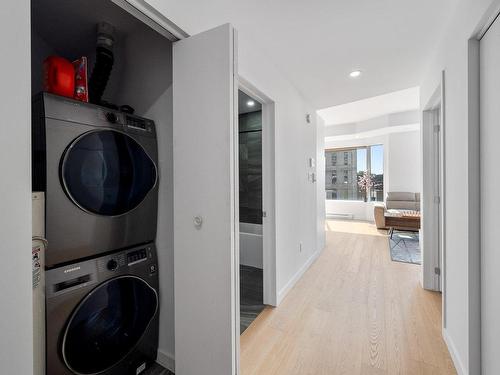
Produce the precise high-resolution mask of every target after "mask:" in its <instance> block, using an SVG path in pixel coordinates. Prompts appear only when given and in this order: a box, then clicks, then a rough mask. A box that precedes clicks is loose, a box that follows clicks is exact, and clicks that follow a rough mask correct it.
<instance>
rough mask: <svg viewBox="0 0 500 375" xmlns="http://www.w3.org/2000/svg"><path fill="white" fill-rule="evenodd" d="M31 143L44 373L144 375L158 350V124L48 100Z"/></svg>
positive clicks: (38, 102) (40, 100) (40, 101)
mask: <svg viewBox="0 0 500 375" xmlns="http://www.w3.org/2000/svg"><path fill="white" fill-rule="evenodd" d="M32 137H33V139H32V145H33V191H43V192H45V197H46V202H45V208H46V217H45V223H46V224H45V235H46V238H47V240H48V244H49V245H48V248H47V250H46V254H45V264H46V273H45V279H46V359H47V374H49V375H50V374H57V375H66V374H68V375H69V374H106V375H118V374H120V375H121V374H129V373H131V374H139V373H141V372H142V371H143V369H145V368H146V367H147V365H148V364H149V363H150V362H152V361H154V359H155V358H156V353H157V348H158V308H159V296H158V266H157V258H156V249H155V244H154V240H155V237H156V225H157V203H158V186H157V182H158V172H157V161H158V158H157V140H156V131H155V124H154V122H153V121H151V120H148V119H144V118H141V117H138V116H133V115H129V114H125V113H122V112H119V111H114V110H110V109H107V108H104V107H100V106H96V105H92V104H87V103H82V102H79V101H74V100H71V99H67V98H62V97H59V96H55V95H51V94H47V93H43V94H40V95H39V96H37V97H36V98H35V100H34V102H33V129H32Z"/></svg>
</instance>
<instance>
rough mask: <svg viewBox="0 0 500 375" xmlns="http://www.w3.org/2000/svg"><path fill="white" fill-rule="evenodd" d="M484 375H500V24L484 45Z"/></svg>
mask: <svg viewBox="0 0 500 375" xmlns="http://www.w3.org/2000/svg"><path fill="white" fill-rule="evenodd" d="M480 54H481V55H480V58H481V65H480V69H481V81H480V86H481V89H480V102H481V108H480V111H481V113H480V116H481V126H480V145H481V146H480V158H481V167H480V169H481V182H480V183H481V289H482V291H481V351H482V374H483V375H496V374H500V355H499V340H500V323H499V321H498V319H499V317H500V298H499V291H500V246H499V243H500V242H499V235H498V233H499V226H500V216H499V215H500V200H499V194H500V173H499V165H500V147H499V142H500V20H498V19H497V20H496V21H495V23H494V24H493V26H492V27H491V28H490V29H489V31H488V32H487V33H486V35H485V36H484V37H483V39H482V40H481V44H480Z"/></svg>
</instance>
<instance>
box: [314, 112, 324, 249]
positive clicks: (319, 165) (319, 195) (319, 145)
mask: <svg viewBox="0 0 500 375" xmlns="http://www.w3.org/2000/svg"><path fill="white" fill-rule="evenodd" d="M317 121H318V131H317V134H316V204H317V208H316V209H317V215H316V216H317V220H318V224H317V227H316V230H317V237H318V238H317V245H316V248H317V249H318V250H319V249H323V248H324V247H325V242H326V232H325V217H326V205H325V198H326V191H325V173H324V170H325V152H324V149H325V124H324V121H323V119H322V118H321V117H319V116H318V118H317Z"/></svg>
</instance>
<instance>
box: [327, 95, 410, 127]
mask: <svg viewBox="0 0 500 375" xmlns="http://www.w3.org/2000/svg"><path fill="white" fill-rule="evenodd" d="M419 91H420V90H419V89H418V87H414V88H410V89H405V90H400V91H395V92H392V93H389V94H384V95H379V96H374V97H371V98H368V99H362V100H358V101H355V102H351V103H347V104H341V105H338V106H333V107H329V108H325V109H322V110H319V111H318V115H320V116H321V117H322V118H323V120H324V121H325V125H326V126H331V125H340V124H348V123H355V122H360V121H365V120H369V119H373V118H376V117H379V116H382V115H387V114H391V113H400V112H405V111H412V110H416V109H418V108H419V103H420V97H419V96H420V94H419Z"/></svg>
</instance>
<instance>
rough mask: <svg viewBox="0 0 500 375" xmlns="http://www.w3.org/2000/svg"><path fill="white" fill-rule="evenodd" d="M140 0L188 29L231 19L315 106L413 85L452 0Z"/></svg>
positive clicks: (447, 13)
mask: <svg viewBox="0 0 500 375" xmlns="http://www.w3.org/2000/svg"><path fill="white" fill-rule="evenodd" d="M146 1H147V2H149V3H150V4H152V5H154V6H155V7H157V8H158V9H160V10H162V11H163V12H164V14H166V15H167V17H168V18H169V19H170V20H171V21H173V22H174V23H176V24H177V25H178V26H179V27H181V28H182V29H184V30H185V31H186V32H188V33H189V34H195V33H198V32H201V31H204V30H207V29H209V28H212V27H215V26H218V25H220V24H223V23H226V22H230V23H232V24H233V25H234V26H235V27H236V28H237V29H238V31H239V33H240V35H243V34H244V35H245V37H246V38H247V39H248V38H251V39H252V40H254V41H255V42H256V43H258V44H259V45H260V49H261V50H263V51H264V52H265V53H266V54H267V56H268V57H269V58H270V59H272V61H273V62H274V63H275V65H276V66H277V67H279V68H280V69H281V70H282V71H283V72H284V74H285V75H286V76H287V77H288V78H289V79H290V80H291V82H292V84H293V85H294V86H295V87H297V88H298V89H299V91H301V93H302V95H303V96H304V97H306V98H307V99H308V100H309V101H310V103H311V104H312V105H314V106H315V108H317V109H320V108H325V107H330V106H333V105H338V104H343V103H348V102H352V101H355V100H359V99H363V98H368V97H372V96H376V95H380V94H385V93H388V92H392V91H397V90H401V89H405V88H409V87H414V86H418V85H419V84H420V78H421V76H422V74H423V73H424V71H425V69H426V66H427V63H428V59H429V57H430V55H431V53H432V51H433V50H434V48H435V46H436V44H437V41H438V40H439V39H440V35H441V32H442V30H443V29H444V27H443V26H444V25H445V24H446V21H447V19H448V18H449V15H450V14H451V13H452V9H451V8H452V6H453V4H455V3H456V2H457V1H458V0H417V1H415V0H309V1H304V0H273V1H269V0H253V1H248V0H246V1H243V0H210V1H207V0H182V1H179V0H146ZM354 69H361V70H362V71H363V75H362V76H361V77H360V78H358V79H352V78H350V77H349V72H350V71H352V70H354Z"/></svg>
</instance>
